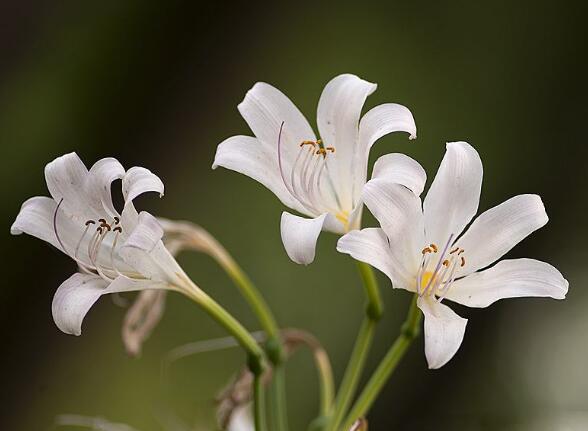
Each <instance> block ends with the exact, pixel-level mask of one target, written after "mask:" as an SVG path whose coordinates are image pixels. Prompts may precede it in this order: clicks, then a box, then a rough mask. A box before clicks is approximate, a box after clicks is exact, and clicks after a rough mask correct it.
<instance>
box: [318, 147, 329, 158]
mask: <svg viewBox="0 0 588 431" xmlns="http://www.w3.org/2000/svg"><path fill="white" fill-rule="evenodd" d="M316 154H320V155H322V156H323V157H327V151H326V150H325V149H324V148H319V149H318V150H316Z"/></svg>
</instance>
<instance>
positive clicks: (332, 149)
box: [325, 147, 335, 153]
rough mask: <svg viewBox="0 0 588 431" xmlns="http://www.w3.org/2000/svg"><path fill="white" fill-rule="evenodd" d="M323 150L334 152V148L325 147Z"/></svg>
mask: <svg viewBox="0 0 588 431" xmlns="http://www.w3.org/2000/svg"><path fill="white" fill-rule="evenodd" d="M325 150H327V151H330V152H331V153H334V152H335V147H327V148H325Z"/></svg>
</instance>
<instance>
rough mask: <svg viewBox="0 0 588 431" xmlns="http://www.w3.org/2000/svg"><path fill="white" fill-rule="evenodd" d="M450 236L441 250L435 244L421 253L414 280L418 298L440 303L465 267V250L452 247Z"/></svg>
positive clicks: (451, 237)
mask: <svg viewBox="0 0 588 431" xmlns="http://www.w3.org/2000/svg"><path fill="white" fill-rule="evenodd" d="M454 237H455V235H453V234H451V235H450V236H449V239H448V240H447V243H446V244H445V247H443V249H442V250H440V249H439V247H437V245H436V244H429V245H427V246H426V247H425V248H423V251H422V255H423V256H422V258H421V264H420V267H419V271H418V274H417V279H416V290H417V294H418V295H419V296H434V297H437V298H438V299H437V301H438V302H441V301H442V300H443V298H444V297H445V295H447V292H448V291H449V288H450V287H451V285H452V284H453V282H454V281H455V279H456V278H457V277H458V275H459V271H460V270H461V268H463V267H464V266H465V265H466V258H465V250H464V249H463V248H459V247H452V242H453V238H454Z"/></svg>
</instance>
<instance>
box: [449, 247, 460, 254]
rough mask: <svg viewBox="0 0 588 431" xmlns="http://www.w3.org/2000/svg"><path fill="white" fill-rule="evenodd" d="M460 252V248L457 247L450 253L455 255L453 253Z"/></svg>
mask: <svg viewBox="0 0 588 431" xmlns="http://www.w3.org/2000/svg"><path fill="white" fill-rule="evenodd" d="M458 250H459V247H455V248H454V249H453V250H451V251H450V252H449V254H453V253H455V252H456V251H458Z"/></svg>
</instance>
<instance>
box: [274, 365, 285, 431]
mask: <svg viewBox="0 0 588 431" xmlns="http://www.w3.org/2000/svg"><path fill="white" fill-rule="evenodd" d="M284 371H285V370H284V365H283V364H282V365H277V366H276V367H275V368H274V375H273V386H274V399H273V400H272V401H273V404H274V405H273V407H274V417H275V421H276V428H277V430H278V431H288V408H287V403H286V373H285V372H284Z"/></svg>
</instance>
